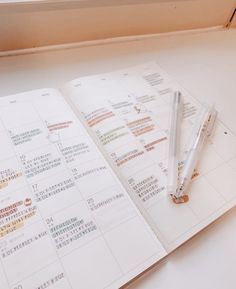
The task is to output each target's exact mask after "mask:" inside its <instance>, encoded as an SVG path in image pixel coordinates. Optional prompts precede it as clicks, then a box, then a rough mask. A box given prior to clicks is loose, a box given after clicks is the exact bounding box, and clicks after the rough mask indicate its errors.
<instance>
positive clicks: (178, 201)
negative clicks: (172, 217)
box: [171, 195, 189, 204]
mask: <svg viewBox="0 0 236 289" xmlns="http://www.w3.org/2000/svg"><path fill="white" fill-rule="evenodd" d="M171 197H172V201H173V202H174V203H175V204H183V203H187V202H188V201H189V197H188V195H183V196H181V197H178V198H177V197H176V196H174V195H172V196H171Z"/></svg>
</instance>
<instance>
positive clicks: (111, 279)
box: [0, 89, 166, 289]
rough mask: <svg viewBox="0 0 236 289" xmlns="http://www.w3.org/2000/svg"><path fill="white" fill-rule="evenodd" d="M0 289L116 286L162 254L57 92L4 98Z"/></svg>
mask: <svg viewBox="0 0 236 289" xmlns="http://www.w3.org/2000/svg"><path fill="white" fill-rule="evenodd" d="M0 144H1V150H0V288H1V289H8V288H9V289H45V288H50V289H78V288H83V289H94V288H96V289H102V288H119V287H120V286H121V285H123V284H125V283H126V282H127V281H129V280H130V279H132V278H134V277H135V276H136V275H138V274H140V273H141V272H143V271H144V270H145V269H147V268H148V267H150V266H151V265H153V264H154V263H155V262H157V261H158V260H159V259H161V258H162V257H163V256H165V255H166V252H165V250H164V249H163V247H162V245H161V243H160V242H159V241H158V239H157V238H156V236H155V235H154V233H153V232H152V230H151V229H150V227H149V226H148V224H147V223H146V221H145V220H144V219H143V217H142V216H141V215H140V213H139V211H138V210H137V208H136V206H135V205H134V204H133V202H132V201H131V199H130V197H129V195H128V194H127V192H126V191H125V189H124V188H123V186H122V185H121V183H120V182H119V180H118V179H117V177H116V175H115V174H114V173H113V171H112V170H111V168H110V167H109V165H108V163H107V162H106V161H105V159H104V157H103V156H102V154H101V153H100V152H99V150H98V149H97V147H96V146H95V144H94V143H93V141H92V139H91V138H90V136H89V135H88V134H87V132H86V130H85V129H84V127H83V126H82V124H81V123H80V122H79V120H78V119H77V118H76V116H75V115H74V113H73V112H72V110H71V109H70V107H69V106H68V104H67V103H66V101H65V100H64V98H63V97H62V95H61V94H60V93H59V91H57V90H53V89H42V90H36V91H31V92H26V93H23V94H18V95H12V96H8V97H2V98H0Z"/></svg>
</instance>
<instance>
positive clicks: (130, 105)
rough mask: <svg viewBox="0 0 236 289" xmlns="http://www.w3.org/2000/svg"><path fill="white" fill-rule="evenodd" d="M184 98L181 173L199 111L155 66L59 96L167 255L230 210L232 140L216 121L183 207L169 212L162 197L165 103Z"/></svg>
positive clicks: (80, 82) (74, 84) (235, 198)
mask: <svg viewBox="0 0 236 289" xmlns="http://www.w3.org/2000/svg"><path fill="white" fill-rule="evenodd" d="M176 90H178V91H180V92H181V93H182V95H183V98H184V111H183V121H182V126H181V159H180V162H179V166H180V170H181V168H182V167H183V164H184V161H185V158H186V155H187V152H188V150H189V147H188V146H189V139H190V137H191V131H192V127H193V124H194V122H195V119H196V117H197V114H198V111H199V108H200V103H199V102H198V101H197V100H196V99H195V98H194V97H192V96H191V95H190V94H189V93H188V92H187V91H185V90H184V89H183V88H182V87H181V86H180V85H179V84H177V83H175V82H174V81H173V80H172V79H171V78H170V77H169V75H167V74H166V72H165V71H163V70H162V69H161V68H160V67H159V66H158V65H157V64H156V63H147V64H144V65H141V66H136V67H132V68H128V69H124V70H121V71H116V72H111V73H106V74H102V75H95V76H88V77H83V78H79V79H76V80H74V81H71V82H69V83H68V84H67V85H66V86H65V91H66V92H67V94H68V95H69V96H70V99H71V101H72V103H73V104H74V105H75V106H76V107H77V110H78V111H79V112H80V113H81V115H82V117H83V118H84V120H85V122H86V123H87V127H88V130H90V131H91V132H92V133H93V134H94V135H96V137H97V139H98V141H99V143H100V146H101V148H102V149H104V151H105V152H106V154H107V157H108V159H109V160H110V162H111V163H112V164H113V165H114V167H115V170H116V172H117V173H119V174H120V175H121V177H122V179H123V182H124V183H126V186H127V188H128V190H129V191H130V195H131V197H132V198H133V200H134V201H135V203H136V204H137V206H138V207H139V208H140V210H141V211H142V213H143V215H144V216H145V218H146V220H148V222H149V224H150V225H151V226H152V228H153V230H154V231H155V232H156V235H157V236H158V238H159V239H160V240H161V241H162V244H163V245H164V246H165V247H166V249H167V250H168V251H171V250H173V249H174V248H176V247H177V246H179V245H180V244H182V243H183V242H184V241H186V240H187V239H189V238H190V237H192V236H193V235H194V234H196V233H197V232H199V231H200V230H201V229H203V228H204V227H205V226H207V225H208V224H210V223H211V222H212V221H214V220H215V219H216V218H218V217H219V216H220V215H222V214H223V213H224V212H226V211H227V210H228V209H229V208H231V207H232V206H234V205H235V203H236V191H235V189H234V187H233V185H230V184H233V183H234V180H235V178H236V170H235V165H234V164H235V160H236V136H235V135H234V134H233V132H231V131H230V130H229V129H228V128H226V127H225V126H224V124H222V123H221V121H220V116H219V118H218V120H217V122H216V126H215V130H214V132H213V135H212V138H211V139H210V141H209V142H208V144H207V145H206V146H205V148H204V151H203V154H202V156H201V160H200V163H199V166H198V168H197V170H196V171H195V173H194V176H193V182H192V184H191V187H190V190H189V192H188V194H189V199H190V200H189V202H187V203H185V204H181V205H176V204H174V203H173V202H172V200H171V198H170V196H168V194H167V192H166V179H167V174H168V170H167V160H168V130H169V126H170V125H169V123H170V119H169V118H170V96H171V94H173V93H174V91H176Z"/></svg>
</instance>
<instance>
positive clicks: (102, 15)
mask: <svg viewBox="0 0 236 289" xmlns="http://www.w3.org/2000/svg"><path fill="white" fill-rule="evenodd" d="M110 1H111V3H115V2H114V0H110ZM112 1H113V2H112ZM116 2H119V0H117V1H116ZM235 3H236V2H235V0H192V1H191V0H190V1H189V0H188V1H187V0H183V1H165V2H163V1H161V2H160V1H157V2H155V1H147V3H146V4H137V5H131V4H130V5H121V6H105V5H104V6H100V7H77V6H76V4H73V5H74V7H73V9H71V7H72V6H70V5H69V4H68V5H66V4H65V3H64V6H53V7H52V6H50V5H49V6H44V5H38V6H37V8H36V9H35V7H34V6H32V5H31V6H30V5H28V6H27V5H24V6H21V7H20V8H19V7H17V8H15V7H14V6H6V5H5V6H4V5H2V6H1V5H0V51H4V50H11V49H20V48H29V47H35V46H44V45H54V44H61V43H69V42H77V41H84V40H92V39H103V38H109V37H117V36H128V35H138V34H147V33H159V32H167V31H176V30H185V29H193V28H203V27H211V26H217V25H224V24H225V23H226V22H227V20H228V18H229V17H230V13H232V9H233V6H234V5H235Z"/></svg>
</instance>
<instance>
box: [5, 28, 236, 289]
mask: <svg viewBox="0 0 236 289" xmlns="http://www.w3.org/2000/svg"><path fill="white" fill-rule="evenodd" d="M150 60H157V61H158V63H159V64H160V65H161V66H162V67H163V68H164V69H165V70H166V71H167V72H168V73H170V74H171V75H172V76H173V77H174V78H175V79H176V80H177V81H178V82H179V83H180V84H181V85H182V86H184V87H185V88H186V89H188V90H189V91H190V92H191V93H192V94H193V95H194V96H196V97H197V98H198V99H200V100H201V99H204V98H205V97H207V98H210V99H212V100H215V102H216V107H217V109H218V111H219V115H220V118H221V119H222V120H223V121H224V123H225V124H226V125H227V126H228V127H229V128H231V130H233V132H234V133H236V30H235V29H231V30H225V31H220V30H219V31H210V32H206V31H203V32H198V33H188V34H176V35H169V36H162V37H155V38H150V39H146V40H140V41H131V42H124V43H116V44H109V45H108V44H107V45H100V46H91V47H83V48H75V49H68V50H60V51H54V52H44V53H38V54H31V55H21V56H11V57H4V58H0V96H4V95H7V94H13V93H17V92H22V91H26V90H30V89H36V88H42V87H60V86H61V85H62V84H63V83H64V82H65V81H67V80H70V79H73V78H76V77H79V76H83V75H88V74H94V73H100V72H106V71H111V70H115V69H120V68H123V67H126V66H129V65H135V64H138V63H143V62H146V61H150ZM226 149H227V148H226ZM235 185H236V180H235ZM235 189H236V188H235ZM130 288H135V289H188V288H191V289H222V288H224V289H235V288H236V209H232V210H231V211H230V212H228V213H227V214H226V215H224V216H223V217H222V218H220V219H219V220H217V221H216V222H215V223H214V224H212V225H210V226H209V227H208V228H206V229H205V230H203V231H202V232H201V233H200V234H198V235H197V236H196V237H194V238H193V239H192V240H190V241H188V242H187V243H186V244H185V245H183V246H182V247H181V248H179V249H177V250H176V251H175V252H174V253H172V254H171V255H170V256H168V258H167V259H166V262H165V263H163V264H160V265H159V266H157V267H155V268H154V269H152V270H151V271H150V272H149V273H148V274H145V276H144V277H142V278H141V279H139V280H137V281H135V282H134V283H133V284H132V285H130Z"/></svg>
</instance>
